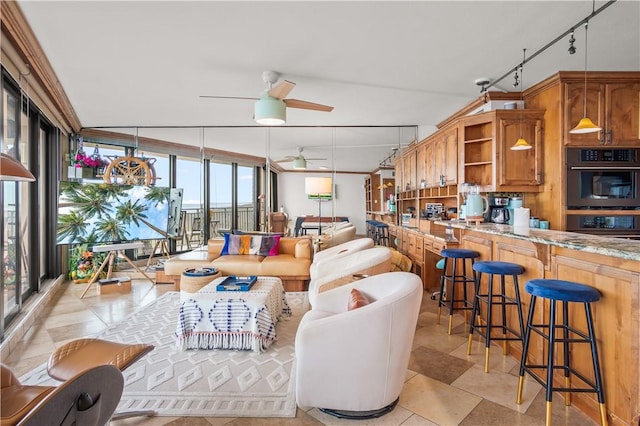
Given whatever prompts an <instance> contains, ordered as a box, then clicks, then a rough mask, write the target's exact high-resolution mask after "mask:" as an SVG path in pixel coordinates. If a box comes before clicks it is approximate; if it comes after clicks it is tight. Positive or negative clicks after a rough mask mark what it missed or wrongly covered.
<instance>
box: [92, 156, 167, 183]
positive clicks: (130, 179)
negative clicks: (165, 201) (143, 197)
mask: <svg viewBox="0 0 640 426" xmlns="http://www.w3.org/2000/svg"><path fill="white" fill-rule="evenodd" d="M155 160H156V159H155V158H139V157H115V158H113V159H112V160H111V163H109V165H108V166H107V168H106V170H105V172H104V176H103V179H104V181H105V182H106V183H115V184H119V185H146V186H150V185H153V184H155V182H156V173H155V168H154V167H153V163H155Z"/></svg>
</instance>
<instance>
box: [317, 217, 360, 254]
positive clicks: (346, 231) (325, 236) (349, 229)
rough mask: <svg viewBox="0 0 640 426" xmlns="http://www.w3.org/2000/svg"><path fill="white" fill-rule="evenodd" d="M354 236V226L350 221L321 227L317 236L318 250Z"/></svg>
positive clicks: (349, 239) (351, 238)
mask: <svg viewBox="0 0 640 426" xmlns="http://www.w3.org/2000/svg"><path fill="white" fill-rule="evenodd" d="M355 237H356V227H355V225H354V224H353V223H351V222H342V223H339V224H336V225H335V226H332V227H329V228H327V229H323V230H322V234H321V235H320V236H319V237H318V238H317V243H318V247H319V251H320V252H322V250H325V249H328V248H330V247H333V246H337V245H338V244H342V243H345V242H347V241H351V240H353V239H354V238H355Z"/></svg>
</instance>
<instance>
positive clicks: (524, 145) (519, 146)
mask: <svg viewBox="0 0 640 426" xmlns="http://www.w3.org/2000/svg"><path fill="white" fill-rule="evenodd" d="M531 148H533V147H532V146H531V145H529V142H527V141H526V140H525V139H524V138H522V137H521V138H520V139H518V140H517V141H516V143H515V144H513V146H512V147H511V150H512V151H523V150H525V149H531Z"/></svg>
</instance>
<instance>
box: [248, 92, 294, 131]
mask: <svg viewBox="0 0 640 426" xmlns="http://www.w3.org/2000/svg"><path fill="white" fill-rule="evenodd" d="M254 116H255V120H256V123H258V124H264V125H267V126H279V125H281V124H284V122H285V120H286V118H287V106H286V105H285V103H284V102H283V101H282V100H281V99H277V98H274V97H273V96H269V95H268V94H266V93H265V94H264V95H262V97H261V98H260V99H258V100H257V101H256V103H255V107H254Z"/></svg>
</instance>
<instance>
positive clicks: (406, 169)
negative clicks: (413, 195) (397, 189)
mask: <svg viewBox="0 0 640 426" xmlns="http://www.w3.org/2000/svg"><path fill="white" fill-rule="evenodd" d="M396 176H397V175H396ZM402 185H403V187H402V188H401V190H405V191H408V190H411V189H416V188H417V187H418V185H417V183H416V147H415V145H410V146H409V147H407V149H406V150H404V151H403V152H402Z"/></svg>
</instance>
